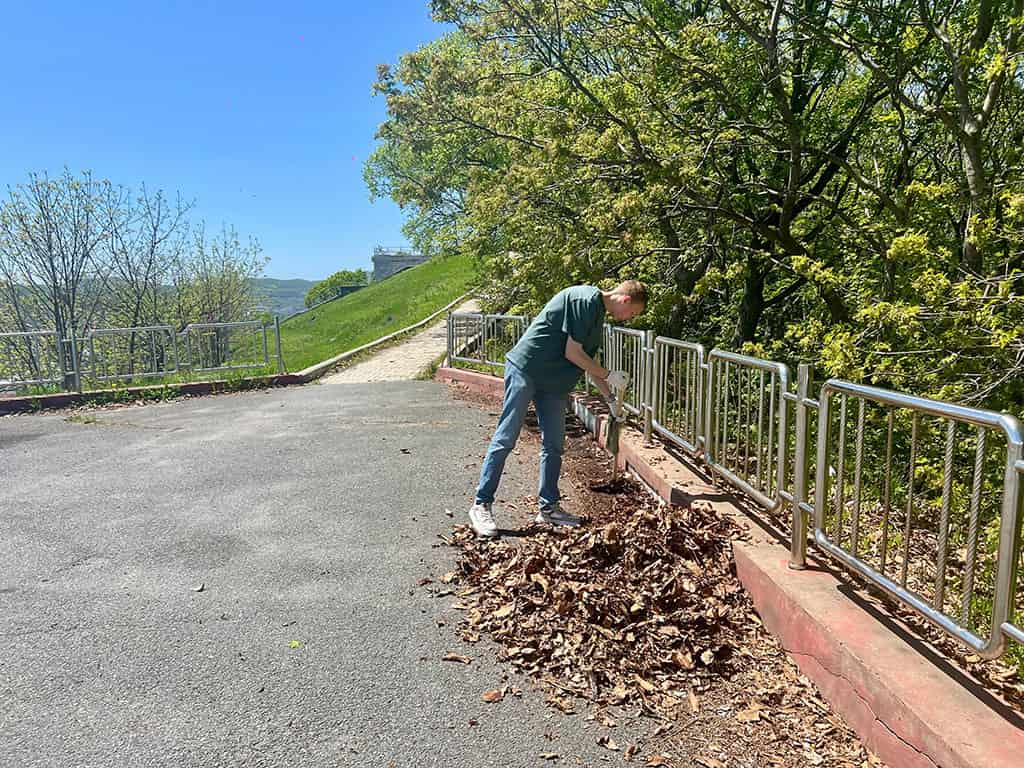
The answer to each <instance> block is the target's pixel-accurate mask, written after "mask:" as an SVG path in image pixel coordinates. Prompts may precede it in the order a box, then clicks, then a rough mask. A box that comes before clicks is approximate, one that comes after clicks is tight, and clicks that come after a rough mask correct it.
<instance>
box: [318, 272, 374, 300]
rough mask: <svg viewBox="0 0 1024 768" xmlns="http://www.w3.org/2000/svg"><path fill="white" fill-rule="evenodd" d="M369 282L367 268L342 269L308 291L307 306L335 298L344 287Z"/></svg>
mask: <svg viewBox="0 0 1024 768" xmlns="http://www.w3.org/2000/svg"><path fill="white" fill-rule="evenodd" d="M369 282H370V273H369V272H367V271H366V270H365V269H340V270H338V271H337V272H335V273H334V274H333V275H331V276H330V277H326V278H324V279H323V280H321V281H320V282H318V283H316V284H315V285H314V286H313V287H312V288H310V289H309V291H308V292H307V293H306V299H305V302H306V306H307V307H312V306H314V305H315V304H319V303H321V302H324V301H327V300H329V299H333V298H334V297H335V296H337V295H338V294H339V292H340V290H341V289H342V288H350V287H351V286H362V285H368V284H369Z"/></svg>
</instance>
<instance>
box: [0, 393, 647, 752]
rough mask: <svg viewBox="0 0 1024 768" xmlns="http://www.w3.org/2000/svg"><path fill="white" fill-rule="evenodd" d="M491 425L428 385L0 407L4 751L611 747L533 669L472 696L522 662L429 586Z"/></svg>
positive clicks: (527, 470)
mask: <svg viewBox="0 0 1024 768" xmlns="http://www.w3.org/2000/svg"><path fill="white" fill-rule="evenodd" d="M494 418H495V417H494V416H493V415H492V414H491V413H490V412H488V411H486V410H480V409H478V408H476V407H472V406H469V405H467V404H465V403H461V402H458V401H456V400H454V399H453V398H452V397H451V395H450V394H449V391H448V389H447V388H446V387H445V386H443V385H441V384H438V383H435V382H426V381H405V382H375V383H372V384H365V383H364V384H347V385H338V386H331V387H324V386H316V385H312V386H305V387H294V388H286V389H274V390H270V391H266V392H246V393H240V394H233V395H220V396H216V397H206V398H194V399H190V400H185V401H180V402H171V403H158V404H152V405H144V406H132V407H126V408H119V409H116V410H97V411H87V412H79V413H76V414H69V413H67V412H65V413H54V414H43V415H25V416H14V417H7V418H0V475H2V482H3V488H2V491H0V529H2V530H3V535H0V562H2V563H3V564H4V565H3V567H2V568H0V649H2V661H0V764H2V765H4V766H7V765H11V766H19V768H43V767H44V766H45V767H46V768H50V767H51V766H52V767H53V768H67V767H68V766H88V768H133V767H135V766H140V767H143V766H144V767H145V768H163V766H167V768H190V767H191V766H197V767H198V766H202V768H214V767H215V766H275V767H276V766H281V768H285V767H287V768H321V767H322V768H327V767H328V766H329V767H331V768H337V767H338V766H353V768H354V767H356V766H358V767H359V768H365V767H366V766H375V767H376V766H380V768H388V767H389V766H395V768H410V767H412V766H416V768H428V767H429V766H439V767H440V766H443V767H444V768H449V767H450V766H460V767H461V766H474V768H475V767H478V766H502V767H503V768H518V767H519V766H550V765H552V761H551V760H545V759H544V758H542V757H541V755H544V754H551V753H557V754H558V755H560V757H561V759H560V760H558V761H557V762H555V763H554V764H555V765H558V766H573V767H574V768H575V767H576V766H579V765H591V766H599V765H603V764H606V763H605V760H607V759H608V758H610V757H611V758H614V760H615V761H616V762H619V761H621V758H620V757H618V755H616V754H615V753H611V752H609V751H608V750H607V749H605V748H604V747H602V746H600V745H599V744H598V742H597V739H598V737H599V736H601V735H602V734H606V733H608V732H607V731H606V730H605V729H603V728H601V727H600V725H599V723H596V722H588V721H587V720H586V719H585V716H586V715H587V714H589V710H588V708H587V707H585V706H581V708H580V714H579V715H577V716H574V717H566V716H563V715H561V714H558V713H555V712H553V711H552V710H551V709H550V708H548V707H546V706H545V704H544V695H543V694H542V693H540V692H537V691H535V690H533V689H532V688H531V686H530V684H529V683H528V682H527V681H526V680H523V679H521V678H516V677H513V678H512V680H511V682H512V684H513V685H515V686H516V687H518V688H522V689H523V694H522V697H521V698H519V697H517V696H506V697H505V700H504V701H502V702H500V703H497V704H486V703H484V702H483V701H482V700H481V694H482V693H483V692H484V691H487V690H490V689H494V688H499V687H501V686H502V685H503V683H504V682H505V675H506V674H508V673H509V672H510V668H509V667H508V666H504V665H500V664H498V663H497V661H496V660H495V656H496V651H495V648H494V647H493V646H491V645H490V644H489V643H487V642H486V641H483V640H482V641H480V642H479V643H477V644H475V645H468V644H466V643H464V642H462V641H461V640H460V639H459V636H458V622H459V619H460V618H461V616H462V612H460V611H458V610H454V609H453V608H452V605H453V604H454V603H456V602H457V601H458V598H457V596H455V595H445V596H439V597H433V596H432V595H431V591H430V590H435V591H436V590H438V589H439V588H442V587H444V584H442V583H441V576H442V575H443V574H444V573H446V572H447V571H449V570H451V567H452V550H451V549H449V548H448V547H443V546H442V547H438V546H437V545H438V543H439V541H438V538H437V535H438V534H443V533H446V532H449V531H450V530H451V526H452V524H453V523H457V522H461V521H462V520H464V519H465V518H464V515H465V510H466V509H467V508H468V507H469V504H470V503H471V495H472V492H473V488H474V486H475V483H476V475H477V472H478V465H479V461H480V458H481V456H482V454H483V452H484V450H485V449H486V447H487V440H488V438H489V437H490V432H491V430H492V429H493V426H494ZM523 450H524V455H523V456H517V457H515V458H516V459H517V460H516V461H510V462H509V463H508V465H507V466H506V478H505V481H504V482H503V487H502V493H503V495H505V494H507V495H508V498H513V497H519V496H523V495H526V494H529V493H532V492H533V491H534V484H535V482H536V479H535V475H536V463H535V461H536V460H535V458H534V457H533V456H530V457H527V456H526V455H525V452H526V451H527V450H531V451H535V448H534V447H531V446H529V445H526V444H524V446H523ZM520 460H522V461H523V462H524V463H522V464H520V463H519V461H520ZM446 509H448V510H452V512H453V515H454V517H449V516H448V515H447V514H446ZM425 578H430V579H432V582H431V583H424V581H423V580H424V579H425ZM449 653H457V654H460V655H464V656H468V657H470V658H471V659H472V663H471V664H468V665H465V664H459V663H453V662H450V661H443V660H442V659H443V657H444V656H445V655H446V654H449ZM613 735H614V737H615V739H616V741H617V742H619V743H620V744H625V743H631V742H632V741H634V740H635V738H636V735H637V734H630V733H629V732H628V731H627V728H626V724H625V723H624V722H623V720H621V719H620V720H619V727H618V728H616V729H614V734H613ZM619 754H621V753H619Z"/></svg>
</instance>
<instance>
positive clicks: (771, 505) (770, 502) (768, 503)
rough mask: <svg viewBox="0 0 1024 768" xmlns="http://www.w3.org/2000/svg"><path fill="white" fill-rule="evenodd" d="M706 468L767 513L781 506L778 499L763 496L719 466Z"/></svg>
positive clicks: (744, 481) (741, 479)
mask: <svg viewBox="0 0 1024 768" xmlns="http://www.w3.org/2000/svg"><path fill="white" fill-rule="evenodd" d="M708 466H709V467H710V468H711V470H712V471H713V472H715V473H716V474H718V475H720V476H721V477H723V478H724V479H725V481H726V482H728V483H729V484H730V485H732V486H735V487H736V488H738V489H739V490H741V491H743V493H745V494H747V496H749V497H750V498H752V499H753V500H754V501H756V502H757V503H758V504H760V505H761V506H762V507H764V508H765V509H767V510H768V511H769V512H772V511H774V510H776V509H778V508H779V507H780V506H782V504H781V502H780V501H779V500H778V499H772V498H770V497H768V496H765V495H764V494H763V493H761V492H760V491H759V490H757V489H756V488H754V487H753V486H751V485H750V483H748V482H747V481H746V480H744V479H743V478H741V477H737V476H736V475H734V474H733V473H732V472H730V471H729V470H728V469H726V468H725V467H723V466H722V465H721V464H717V463H716V464H709V465H708Z"/></svg>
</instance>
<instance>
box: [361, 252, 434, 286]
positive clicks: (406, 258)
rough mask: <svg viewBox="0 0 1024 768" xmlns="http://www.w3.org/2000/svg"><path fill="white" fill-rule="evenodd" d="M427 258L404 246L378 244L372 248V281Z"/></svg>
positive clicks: (420, 262) (381, 278) (412, 265)
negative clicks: (394, 246) (392, 246)
mask: <svg viewBox="0 0 1024 768" xmlns="http://www.w3.org/2000/svg"><path fill="white" fill-rule="evenodd" d="M427 258H428V257H427V256H424V255H423V254H422V253H414V252H413V251H408V250H406V249H405V248H384V247H382V246H379V245H378V246H377V247H376V248H374V249H373V282H377V281H378V280H383V279H384V278H385V277H388V276H389V275H393V274H395V272H401V271H402V270H403V269H407V268H409V267H415V266H416V265H417V264H422V263H423V262H425V261H426V260H427Z"/></svg>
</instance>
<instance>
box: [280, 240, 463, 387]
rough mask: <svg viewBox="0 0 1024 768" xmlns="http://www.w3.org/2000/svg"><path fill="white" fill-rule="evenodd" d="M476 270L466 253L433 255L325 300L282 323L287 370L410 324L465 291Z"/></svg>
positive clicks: (300, 366) (283, 348) (316, 361)
mask: <svg viewBox="0 0 1024 768" xmlns="http://www.w3.org/2000/svg"><path fill="white" fill-rule="evenodd" d="M474 278H475V274H474V272H473V265H472V262H471V260H470V259H469V257H468V256H461V255H460V256H450V257H448V258H446V259H433V260H431V261H428V262H426V263H425V264H420V265H419V266H416V267H412V268H411V269H407V270H405V271H404V272H399V273H398V274H397V275H392V276H391V277H389V278H387V279H386V280H382V281H381V282H379V283H373V284H371V285H369V286H367V287H366V288H363V289H362V290H360V291H356V292H355V293H353V294H351V295H349V296H345V297H344V298H341V299H338V300H337V301H332V302H329V303H327V304H324V305H323V306H321V307H318V308H317V309H314V310H312V311H311V312H307V313H306V314H304V315H299V316H298V317H293V318H292V319H291V320H288V321H287V322H286V323H282V325H281V350H282V353H283V355H284V363H285V366H286V367H287V368H288V370H289V371H299V370H301V369H303V368H306V367H308V366H310V365H313V364H314V363H319V362H321V361H323V360H327V359H329V358H331V357H334V356H335V355H339V354H341V353H342V352H347V351H348V350H350V349H355V348H356V347H358V346H361V345H363V344H366V343H367V342H370V341H373V340H374V339H378V338H380V337H381V336H385V335H387V334H389V333H392V332H394V331H397V330H400V329H402V328H405V327H406V326H408V325H412V324H413V323H415V322H418V321H419V320H422V319H423V318H425V317H427V316H428V315H430V314H432V313H433V312H436V311H437V310H439V309H441V307H443V306H445V305H446V304H448V303H450V302H452V301H454V300H455V299H457V298H458V297H459V296H461V295H462V294H463V293H465V292H466V291H467V290H468V289H469V286H470V284H471V283H472V282H473V280H474Z"/></svg>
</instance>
